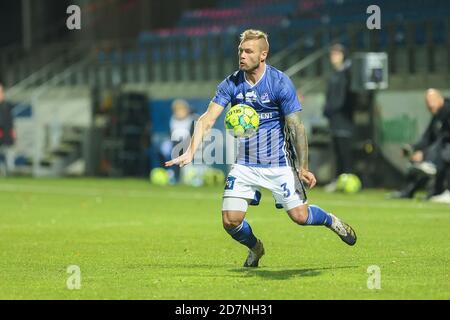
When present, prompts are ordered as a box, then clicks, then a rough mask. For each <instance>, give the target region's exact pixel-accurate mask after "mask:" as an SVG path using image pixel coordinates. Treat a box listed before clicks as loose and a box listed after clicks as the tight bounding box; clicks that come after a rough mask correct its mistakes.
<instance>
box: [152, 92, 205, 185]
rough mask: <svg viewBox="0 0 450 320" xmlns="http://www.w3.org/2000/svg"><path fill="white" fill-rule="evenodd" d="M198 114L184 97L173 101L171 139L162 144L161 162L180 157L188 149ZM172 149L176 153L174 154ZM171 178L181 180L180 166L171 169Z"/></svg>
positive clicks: (170, 124)
mask: <svg viewBox="0 0 450 320" xmlns="http://www.w3.org/2000/svg"><path fill="white" fill-rule="evenodd" d="M196 118H197V115H196V114H195V113H193V112H192V111H191V108H190V106H189V103H188V102H187V101H186V100H184V99H176V100H174V101H173V102H172V116H171V117H170V123H169V127H170V139H167V140H166V141H164V142H163V143H162V144H161V148H160V158H161V163H162V164H164V163H165V162H166V161H169V160H170V159H172V157H178V156H179V155H181V154H182V153H183V152H184V150H186V149H187V147H188V146H189V143H190V142H191V136H192V134H193V133H194V122H195V120H196ZM172 150H173V152H175V153H176V154H173V155H172ZM169 175H170V179H171V181H173V182H179V180H180V168H179V167H178V166H176V167H172V168H170V169H169Z"/></svg>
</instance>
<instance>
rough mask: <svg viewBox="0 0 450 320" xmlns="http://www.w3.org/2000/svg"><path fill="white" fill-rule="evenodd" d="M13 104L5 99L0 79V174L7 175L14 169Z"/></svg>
mask: <svg viewBox="0 0 450 320" xmlns="http://www.w3.org/2000/svg"><path fill="white" fill-rule="evenodd" d="M12 109H13V105H12V104H11V103H9V102H8V101H6V94H5V88H4V86H3V83H2V82H1V81H0V175H8V174H10V173H11V171H12V170H13V169H14V152H13V146H14V140H15V131H14V120H13V116H12Z"/></svg>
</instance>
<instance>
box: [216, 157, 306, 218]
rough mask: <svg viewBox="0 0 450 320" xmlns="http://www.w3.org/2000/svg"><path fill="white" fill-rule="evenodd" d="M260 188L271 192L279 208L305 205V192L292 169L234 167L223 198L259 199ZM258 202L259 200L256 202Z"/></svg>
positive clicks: (237, 165) (288, 208) (236, 165)
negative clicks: (257, 197)
mask: <svg viewBox="0 0 450 320" xmlns="http://www.w3.org/2000/svg"><path fill="white" fill-rule="evenodd" d="M261 188H265V189H268V190H270V191H272V195H273V197H274V198H275V203H276V205H277V208H281V207H283V208H284V209H285V210H290V209H292V208H295V207H297V206H299V205H302V204H305V203H306V200H307V198H306V192H305V188H304V186H303V183H302V182H301V181H300V179H299V178H298V175H297V172H296V171H295V169H294V168H292V167H287V166H286V167H273V168H260V167H250V166H244V165H240V164H234V165H233V166H232V167H231V170H230V173H229V174H228V177H227V181H226V184H225V191H224V193H223V197H224V198H227V197H233V198H243V199H249V200H257V199H255V196H256V194H257V193H259V192H260V189H261ZM257 202H259V201H257Z"/></svg>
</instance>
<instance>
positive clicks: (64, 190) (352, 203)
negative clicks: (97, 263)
mask: <svg viewBox="0 0 450 320" xmlns="http://www.w3.org/2000/svg"><path fill="white" fill-rule="evenodd" d="M0 192H14V193H18V192H20V193H35V194H49V195H52V194H55V195H65V196H87V197H99V196H102V197H105V196H110V197H124V198H158V199H163V198H166V199H167V198H175V199H183V200H210V201H221V200H222V192H220V193H219V192H218V193H217V194H216V195H213V194H211V193H205V192H201V191H192V192H187V191H186V190H183V191H166V192H155V191H154V190H149V191H141V190H130V189H126V190H111V189H97V188H74V187H48V186H47V187H42V186H24V185H20V186H19V185H14V184H0ZM261 200H262V202H264V203H274V200H273V199H272V198H271V197H263V199H261ZM377 201H385V200H384V199H374V200H368V199H352V200H339V199H317V200H315V201H310V203H317V204H321V205H330V206H338V207H350V208H355V207H360V208H361V207H362V208H380V209H411V210H442V209H443V207H444V206H447V207H448V205H446V204H434V203H433V204H430V203H427V202H423V203H418V202H403V201H402V203H399V202H396V201H395V200H392V201H393V202H390V203H380V202H377Z"/></svg>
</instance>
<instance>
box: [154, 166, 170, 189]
mask: <svg viewBox="0 0 450 320" xmlns="http://www.w3.org/2000/svg"><path fill="white" fill-rule="evenodd" d="M150 182H151V183H152V184H155V185H157V186H167V185H168V184H169V173H168V172H167V170H166V169H164V168H155V169H153V170H152V171H151V172H150Z"/></svg>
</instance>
